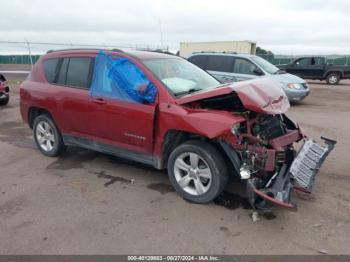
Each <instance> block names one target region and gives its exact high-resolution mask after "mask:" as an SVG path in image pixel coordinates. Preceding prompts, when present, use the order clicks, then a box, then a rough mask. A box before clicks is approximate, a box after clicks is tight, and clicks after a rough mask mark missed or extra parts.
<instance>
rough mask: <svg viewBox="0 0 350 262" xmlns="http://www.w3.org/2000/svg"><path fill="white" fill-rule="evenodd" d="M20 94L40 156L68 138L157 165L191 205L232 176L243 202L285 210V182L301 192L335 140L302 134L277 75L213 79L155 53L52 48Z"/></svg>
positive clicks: (222, 186)
mask: <svg viewBox="0 0 350 262" xmlns="http://www.w3.org/2000/svg"><path fill="white" fill-rule="evenodd" d="M20 97H21V102H20V105H21V114H22V117H23V120H24V121H25V122H27V123H28V124H29V126H30V128H32V129H33V133H34V139H35V142H36V144H37V146H38V148H39V150H40V151H41V152H42V153H43V154H44V155H46V156H52V157H53V156H58V155H59V154H62V153H63V152H64V151H65V149H66V147H67V146H70V145H72V146H79V147H83V148H87V149H92V150H96V151H99V152H104V153H108V154H112V155H115V156H118V157H123V158H128V159H131V160H134V161H138V162H142V163H146V164H149V165H152V166H153V167H155V168H157V169H165V168H166V169H167V170H168V174H169V179H170V182H171V184H172V186H173V187H174V188H175V190H176V191H177V192H178V194H179V195H181V196H182V197H184V198H185V199H188V200H190V201H192V202H196V203H207V202H210V201H212V200H213V199H215V198H216V197H218V195H219V194H221V193H222V191H223V190H224V189H225V187H226V185H227V182H228V180H229V179H230V177H232V176H238V177H239V178H240V179H241V180H242V182H244V183H246V193H247V198H248V200H249V202H250V204H251V205H252V208H253V209H256V208H262V209H266V208H269V207H270V206H271V204H276V205H279V206H282V207H287V208H295V205H294V204H292V203H291V202H290V194H291V191H292V189H295V190H301V191H304V192H311V190H312V187H313V184H314V179H315V175H316V173H317V171H318V169H319V168H320V165H321V164H322V162H323V161H324V159H325V157H326V156H327V154H328V153H329V152H330V151H331V150H332V149H333V147H334V145H335V143H336V142H335V141H333V140H330V139H326V138H323V139H324V142H325V145H319V144H317V143H316V142H314V141H313V140H311V139H308V138H307V136H306V135H305V134H304V133H303V131H302V129H301V128H300V127H299V126H298V125H297V124H296V123H294V122H293V121H291V120H290V119H289V118H288V117H287V116H286V115H285V114H284V113H285V112H286V111H287V110H288V108H289V102H288V99H287V97H286V95H285V94H284V92H283V90H282V89H281V87H280V86H279V84H278V83H276V82H274V81H272V80H269V79H257V80H251V81H245V82H239V83H232V84H220V83H219V82H218V81H217V80H216V79H214V78H213V77H212V76H210V75H209V74H207V73H206V72H205V71H203V70H202V69H200V68H199V67H197V66H195V65H193V64H191V63H189V62H187V61H186V60H185V59H182V58H180V57H177V56H172V55H168V54H163V53H156V52H145V51H143V52H141V51H133V52H127V53H126V52H123V51H120V50H114V51H108V50H105V51H99V50H62V51H52V52H49V53H47V54H46V55H43V56H42V57H41V58H40V59H39V61H38V62H37V63H36V64H35V66H34V67H33V69H32V72H31V74H30V76H29V77H28V79H27V80H26V81H25V82H23V84H22V85H21V89H20ZM301 140H303V141H304V145H303V146H302V148H301V149H300V150H299V151H298V153H297V152H296V150H295V149H294V147H293V144H294V143H295V142H298V141H301Z"/></svg>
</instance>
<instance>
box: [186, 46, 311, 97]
mask: <svg viewBox="0 0 350 262" xmlns="http://www.w3.org/2000/svg"><path fill="white" fill-rule="evenodd" d="M187 59H188V61H190V62H191V63H193V64H195V65H197V66H199V67H200V68H202V69H204V70H206V71H207V72H208V73H210V74H211V75H213V76H214V77H215V78H216V79H218V80H219V81H220V82H222V83H230V82H237V81H244V80H249V79H254V78H258V77H270V78H272V79H274V80H276V81H278V82H279V83H281V84H282V88H283V90H284V92H285V93H286V95H287V97H288V98H289V101H291V102H300V101H301V100H303V99H304V98H305V97H306V96H307V95H308V94H309V92H310V90H309V86H308V84H307V83H306V82H305V80H303V79H301V78H299V77H297V76H294V75H291V74H287V73H286V72H284V71H282V70H280V69H278V68H277V67H276V66H274V65H273V64H271V63H269V62H268V61H266V60H265V59H263V58H261V57H259V56H255V55H247V54H237V53H225V52H223V53H219V52H199V53H193V54H191V55H190V56H189V57H188V58H187Z"/></svg>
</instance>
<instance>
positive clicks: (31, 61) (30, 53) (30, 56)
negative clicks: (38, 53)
mask: <svg viewBox="0 0 350 262" xmlns="http://www.w3.org/2000/svg"><path fill="white" fill-rule="evenodd" d="M26 43H27V47H28V52H29V60H30V65H31V67H33V59H32V52H31V50H30V43H29V42H28V40H26Z"/></svg>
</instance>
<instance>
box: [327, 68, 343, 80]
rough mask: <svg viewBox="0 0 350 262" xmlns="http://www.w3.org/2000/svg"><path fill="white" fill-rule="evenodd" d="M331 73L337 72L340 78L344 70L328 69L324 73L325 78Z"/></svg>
mask: <svg viewBox="0 0 350 262" xmlns="http://www.w3.org/2000/svg"><path fill="white" fill-rule="evenodd" d="M332 73H336V74H339V76H340V77H341V78H342V77H343V76H344V72H343V71H341V70H337V69H331V70H328V71H327V72H326V74H325V78H327V77H328V76H329V75H330V74H332Z"/></svg>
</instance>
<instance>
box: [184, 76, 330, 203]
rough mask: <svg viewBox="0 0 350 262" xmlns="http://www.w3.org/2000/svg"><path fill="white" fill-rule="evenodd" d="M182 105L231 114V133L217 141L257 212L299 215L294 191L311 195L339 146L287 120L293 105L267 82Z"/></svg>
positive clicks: (186, 100)
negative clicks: (271, 210)
mask: <svg viewBox="0 0 350 262" xmlns="http://www.w3.org/2000/svg"><path fill="white" fill-rule="evenodd" d="M179 103H181V104H186V105H188V106H190V107H193V108H201V109H204V110H210V112H222V111H224V112H223V114H224V113H225V114H227V113H228V114H231V116H232V122H233V123H234V124H233V125H232V126H231V130H225V132H223V133H222V134H221V135H220V136H218V137H217V141H218V143H219V144H220V145H221V147H222V148H223V150H224V151H225V153H226V155H227V156H228V158H229V159H230V162H231V163H232V165H233V169H234V170H235V171H236V172H235V173H238V174H239V176H240V178H241V179H242V180H244V181H245V182H246V193H247V196H248V199H249V202H250V204H251V205H252V207H253V209H269V208H270V207H271V206H272V205H271V204H274V205H278V206H281V207H285V208H290V209H295V208H296V206H295V205H294V204H293V203H291V201H290V196H291V192H292V190H299V191H302V192H305V193H311V192H312V188H313V185H314V182H315V176H316V174H317V172H318V170H319V169H320V167H321V165H322V163H323V162H324V160H325V158H326V157H327V155H328V154H329V153H330V152H331V151H332V150H333V148H334V146H335V144H336V141H334V140H331V139H327V138H323V137H321V138H322V139H323V141H324V145H319V144H318V143H316V142H315V141H313V140H311V139H309V138H308V137H307V136H306V135H305V134H304V132H303V130H302V129H301V128H300V127H299V126H298V125H297V124H295V123H294V122H293V121H292V120H290V119H289V118H288V117H287V116H286V115H285V113H286V112H287V111H288V109H289V107H290V104H289V101H288V98H287V96H286V94H285V93H284V91H283V89H282V87H281V86H280V84H279V83H277V82H275V81H273V80H271V79H268V78H264V79H255V80H250V81H241V82H237V83H231V84H228V86H223V87H220V88H217V89H214V90H212V91H209V92H205V93H199V94H197V95H192V96H189V97H186V98H183V99H182V100H181V101H179ZM302 143H303V145H302V146H301V147H300V149H299V150H296V146H300V144H302Z"/></svg>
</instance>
